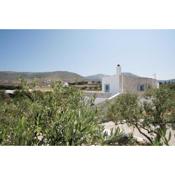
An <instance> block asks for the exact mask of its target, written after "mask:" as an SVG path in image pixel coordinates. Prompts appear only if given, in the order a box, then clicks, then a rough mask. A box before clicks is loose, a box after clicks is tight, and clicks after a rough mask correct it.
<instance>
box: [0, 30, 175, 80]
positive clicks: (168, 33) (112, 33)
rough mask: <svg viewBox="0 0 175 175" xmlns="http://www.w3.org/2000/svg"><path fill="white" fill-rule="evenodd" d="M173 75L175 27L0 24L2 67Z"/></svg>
mask: <svg viewBox="0 0 175 175" xmlns="http://www.w3.org/2000/svg"><path fill="white" fill-rule="evenodd" d="M117 64H121V65H122V70H123V71H124V72H132V73H134V74H138V75H141V76H149V77H150V76H151V75H152V74H154V73H156V74H157V77H158V78H159V79H171V78H175V30H0V70H1V71H25V72H26V71H32V72H42V71H57V70H65V71H71V72H76V73H78V74H81V75H92V74H97V73H104V74H114V73H115V67H116V65H117Z"/></svg>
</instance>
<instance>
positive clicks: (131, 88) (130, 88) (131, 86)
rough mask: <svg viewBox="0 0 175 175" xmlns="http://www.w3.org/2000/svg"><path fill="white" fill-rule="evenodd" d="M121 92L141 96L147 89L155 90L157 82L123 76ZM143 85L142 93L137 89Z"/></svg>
mask: <svg viewBox="0 0 175 175" xmlns="http://www.w3.org/2000/svg"><path fill="white" fill-rule="evenodd" d="M121 78H122V77H121ZM122 80H123V92H124V93H127V92H130V93H137V94H143V93H144V92H145V90H146V89H148V88H157V80H155V79H152V78H144V77H131V76H125V75H123V78H122ZM141 85H144V91H140V89H139V87H140V86H141Z"/></svg>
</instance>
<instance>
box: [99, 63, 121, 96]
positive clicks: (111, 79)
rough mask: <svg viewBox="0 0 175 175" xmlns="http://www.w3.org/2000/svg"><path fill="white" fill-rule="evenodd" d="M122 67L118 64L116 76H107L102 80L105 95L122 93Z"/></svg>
mask: <svg viewBox="0 0 175 175" xmlns="http://www.w3.org/2000/svg"><path fill="white" fill-rule="evenodd" d="M121 75H122V73H121V66H120V65H119V64H118V65H117V68H116V74H115V75H111V76H105V77H103V78H102V91H103V92H104V93H111V94H112V95H114V94H117V93H120V92H121V91H122V86H121V85H122V82H121V81H122V79H121Z"/></svg>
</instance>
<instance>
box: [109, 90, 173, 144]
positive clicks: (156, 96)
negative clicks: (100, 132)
mask: <svg viewBox="0 0 175 175" xmlns="http://www.w3.org/2000/svg"><path fill="white" fill-rule="evenodd" d="M174 99H175V93H174V91H173V90H171V89H169V88H160V89H151V90H149V91H148V92H147V93H146V94H145V96H144V99H142V100H143V102H141V101H142V100H140V99H139V98H138V97H137V96H136V95H134V94H122V95H120V96H119V97H118V98H117V99H116V100H115V102H114V103H112V104H111V105H110V106H109V109H108V112H107V116H108V118H110V119H112V120H113V121H115V123H119V122H120V123H127V124H128V125H129V126H133V127H134V128H137V130H138V131H139V132H140V134H142V135H143V137H145V138H146V139H147V140H148V142H149V144H151V145H168V144H169V141H170V139H171V132H170V133H169V136H167V131H168V129H169V128H172V127H173V124H174V122H175V100H174Z"/></svg>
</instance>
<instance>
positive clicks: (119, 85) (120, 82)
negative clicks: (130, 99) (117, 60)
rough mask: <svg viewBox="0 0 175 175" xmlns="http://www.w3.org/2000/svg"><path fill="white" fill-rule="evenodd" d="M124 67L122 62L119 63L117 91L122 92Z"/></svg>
mask: <svg viewBox="0 0 175 175" xmlns="http://www.w3.org/2000/svg"><path fill="white" fill-rule="evenodd" d="M121 75H122V68H121V66H120V64H118V65H117V68H116V78H117V91H118V92H122V91H123V90H122V89H123V87H122V84H123V83H122V76H121Z"/></svg>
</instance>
